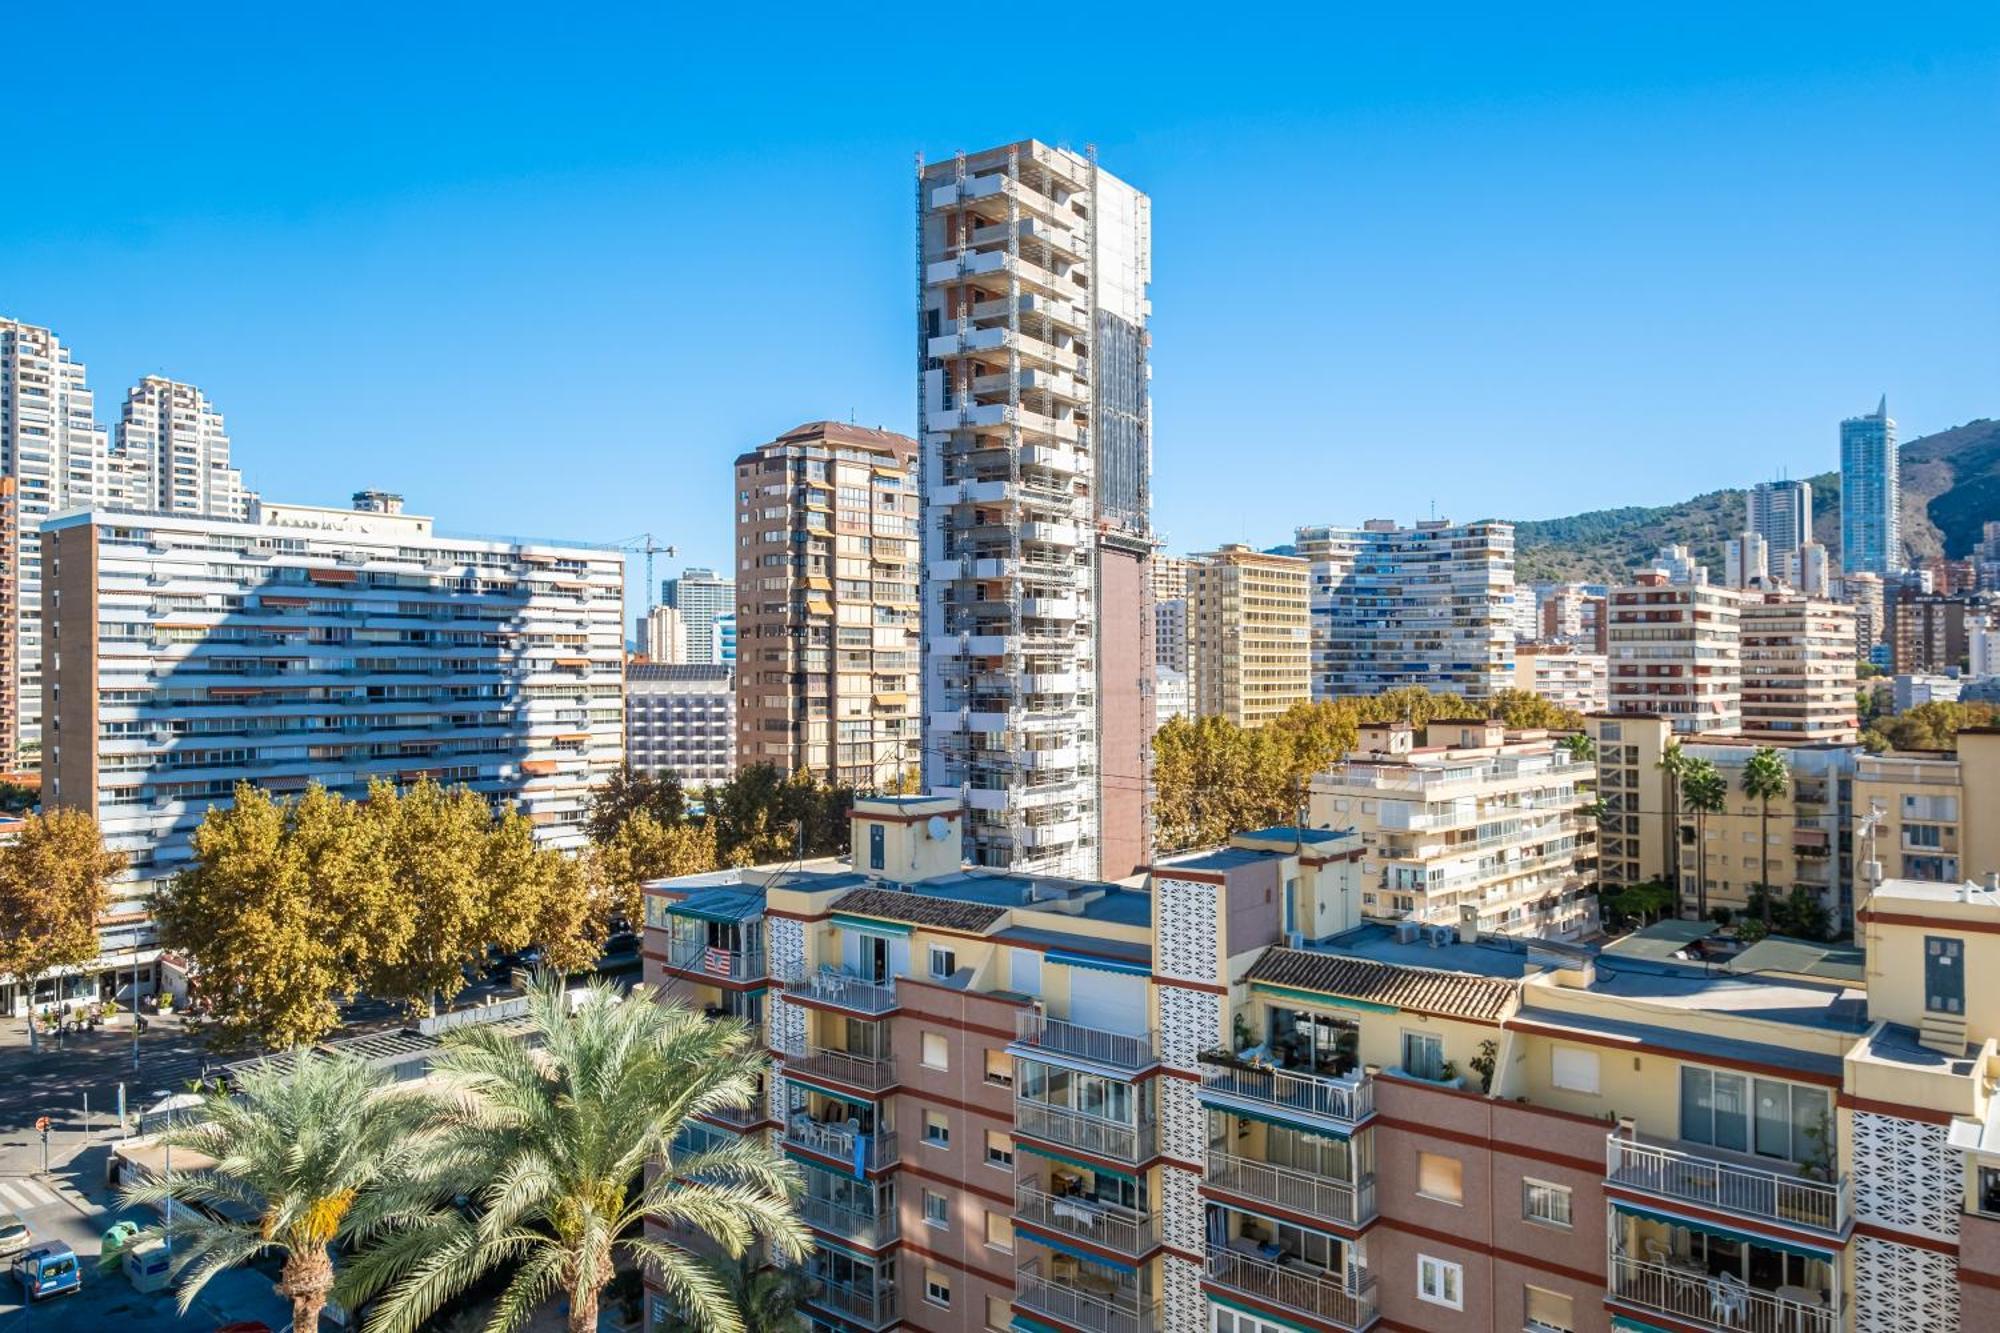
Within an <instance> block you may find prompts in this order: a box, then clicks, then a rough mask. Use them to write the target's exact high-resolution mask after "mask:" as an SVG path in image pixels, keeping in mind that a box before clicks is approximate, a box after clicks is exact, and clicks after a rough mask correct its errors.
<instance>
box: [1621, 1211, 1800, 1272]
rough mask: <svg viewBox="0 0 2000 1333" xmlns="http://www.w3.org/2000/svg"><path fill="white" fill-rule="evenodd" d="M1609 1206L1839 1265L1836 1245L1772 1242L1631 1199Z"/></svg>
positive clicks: (1750, 1232)
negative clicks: (1634, 1201)
mask: <svg viewBox="0 0 2000 1333" xmlns="http://www.w3.org/2000/svg"><path fill="white" fill-rule="evenodd" d="M1610 1202H1611V1206H1612V1207H1613V1208H1615V1209H1617V1210H1618V1211H1619V1212H1621V1213H1631V1214H1633V1215H1635V1216H1638V1217H1644V1218H1647V1219H1649V1220H1651V1221H1654V1222H1665V1223H1666V1224H1667V1225H1668V1226H1671V1227H1686V1228H1687V1229H1688V1230H1689V1231H1699V1232H1701V1233H1702V1234H1703V1235H1704V1236H1714V1237H1716V1238H1718V1239H1720V1240H1733V1241H1736V1242H1738V1243H1739V1244H1743V1245H1761V1246H1763V1247H1764V1248H1765V1249H1767V1250H1777V1251H1779V1252H1780V1253H1783V1254H1790V1255H1795V1256H1796V1257H1798V1258H1800V1259H1818V1260H1820V1261H1821V1262H1822V1263H1830V1264H1837V1263H1839V1262H1840V1247H1839V1246H1838V1245H1833V1244H1828V1245H1825V1246H1818V1245H1806V1244H1801V1243H1799V1242H1795V1241H1789V1240H1775V1239H1773V1238H1772V1237H1770V1236H1767V1235H1765V1234H1764V1233H1763V1232H1761V1231H1753V1230H1751V1229H1749V1228H1748V1227H1745V1228H1743V1229H1742V1230H1737V1229H1735V1228H1732V1227H1726V1226H1724V1225H1722V1224H1721V1223H1720V1222H1711V1221H1709V1220H1707V1219H1706V1218H1699V1219H1698V1218H1692V1217H1685V1216H1683V1215H1682V1214H1680V1213H1676V1212H1674V1211H1672V1210H1671V1209H1667V1208H1655V1207H1653V1206H1652V1205H1650V1204H1637V1203H1633V1202H1632V1201H1631V1200H1630V1199H1623V1198H1618V1197H1613V1198H1612V1199H1611V1201H1610Z"/></svg>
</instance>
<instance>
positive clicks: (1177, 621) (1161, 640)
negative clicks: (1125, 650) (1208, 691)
mask: <svg viewBox="0 0 2000 1333" xmlns="http://www.w3.org/2000/svg"><path fill="white" fill-rule="evenodd" d="M1189 635H1190V628H1189V625H1188V599H1187V594H1186V590H1185V589H1183V591H1182V595H1181V596H1179V597H1169V598H1164V599H1161V600H1156V601H1155V602H1154V603H1153V663H1154V665H1156V666H1163V667H1169V668H1171V669H1172V670H1175V671H1178V672H1180V673H1181V674H1182V675H1183V676H1185V675H1187V674H1188V671H1189V662H1188V659H1189V652H1190V650H1191V645H1192V642H1193V640H1192V639H1191V638H1190V637H1189Z"/></svg>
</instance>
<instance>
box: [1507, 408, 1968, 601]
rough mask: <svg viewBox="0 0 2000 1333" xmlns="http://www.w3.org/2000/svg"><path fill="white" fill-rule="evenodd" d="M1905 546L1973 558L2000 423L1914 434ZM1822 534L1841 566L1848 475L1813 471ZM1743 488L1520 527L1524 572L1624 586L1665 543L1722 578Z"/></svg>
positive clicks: (1907, 469)
mask: <svg viewBox="0 0 2000 1333" xmlns="http://www.w3.org/2000/svg"><path fill="white" fill-rule="evenodd" d="M1902 468H1903V546H1904V549H1905V551H1906V553H1907V554H1908V555H1909V557H1910V558H1911V559H1916V560H1922V559H1928V558H1929V557H1931V556H1934V555H1939V554H1943V555H1948V556H1951V557H1953V558H1957V557H1959V556H1963V555H1967V554H1969V553H1970V552H1971V550H1972V544H1973V543H1974V542H1976V541H1978V540H1979V526H1980V524H1981V523H1984V522H1986V521H1988V520H1992V519H2000V421H1993V420H1988V419H1986V418H1981V419H1980V420H1978V421H1969V422H1967V423H1966V424H1965V425H1963V426H1954V427H1952V428H1951V429H1950V430H1941V431H1939V432H1937V433H1936V434H1935V435H1924V436H1920V437H1919V438H1917V439H1914V440H1910V441H1909V442H1907V443H1906V444H1904V445H1903V449H1902ZM1806 480H1808V481H1810V482H1812V488H1813V535H1814V536H1815V537H1816V538H1818V539H1819V540H1820V541H1821V542H1823V543H1824V544H1825V545H1826V548H1827V554H1828V555H1829V556H1830V557H1831V558H1832V559H1833V562H1834V566H1835V568H1838V567H1839V563H1840V474H1839V473H1838V472H1822V473H1821V474H1820V475H1818V476H1816V477H1808V478H1807V479H1806ZM1743 495H1744V493H1743V491H1741V490H1733V491H1710V492H1708V493H1707V494H1706V495H1697V496H1695V497H1694V498H1693V499H1691V500H1683V501H1681V502H1680V503H1679V504H1669V505H1655V506H1633V507H1629V508H1625V509H1593V510H1591V511H1590V512H1588V513H1584V514H1572V515H1571V516H1569V517H1568V518H1545V519H1535V520H1532V521H1529V522H1523V523H1516V524H1515V525H1514V555H1515V578H1516V579H1518V580H1519V581H1520V582H1522V583H1543V582H1556V581H1562V580H1570V579H1577V580H1582V581H1583V582H1586V583H1617V582H1622V581H1624V580H1626V579H1628V578H1630V577H1631V576H1632V574H1633V573H1634V572H1635V571H1637V570H1639V569H1641V568H1643V567H1644V566H1645V563H1646V561H1647V560H1649V559H1650V558H1651V557H1652V555H1653V553H1654V552H1655V551H1657V550H1659V548H1660V547H1662V546H1667V545H1671V544H1673V543H1676V542H1679V543H1681V544H1683V545H1686V546H1688V547H1690V548H1692V549H1693V551H1694V554H1695V558H1696V559H1698V560H1701V561H1704V562H1705V563H1707V564H1708V566H1709V567H1710V569H1712V570H1713V571H1714V573H1715V574H1716V576H1718V577H1720V575H1721V574H1722V545H1723V543H1724V542H1726V541H1728V540H1729V539H1730V538H1731V537H1733V536H1735V535H1736V534H1737V533H1739V532H1741V531H1742V530H1743V523H1744V512H1745V511H1744V503H1745V502H1744V498H1743Z"/></svg>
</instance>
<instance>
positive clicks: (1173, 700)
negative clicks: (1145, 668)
mask: <svg viewBox="0 0 2000 1333" xmlns="http://www.w3.org/2000/svg"><path fill="white" fill-rule="evenodd" d="M1153 702H1154V705H1155V711H1154V717H1155V719H1156V721H1157V723H1158V724H1159V725H1161V726H1164V725H1165V724H1166V721H1167V719H1168V718H1171V717H1193V716H1194V698H1193V695H1192V691H1191V689H1190V687H1189V683H1188V678H1187V673H1186V672H1185V671H1176V670H1174V669H1173V668H1172V667H1167V666H1157V667H1154V668H1153Z"/></svg>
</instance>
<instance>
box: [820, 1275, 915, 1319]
mask: <svg viewBox="0 0 2000 1333" xmlns="http://www.w3.org/2000/svg"><path fill="white" fill-rule="evenodd" d="M896 1295H897V1293H896V1284H895V1283H893V1282H882V1283H878V1284H877V1285H875V1286H873V1287H854V1286H849V1285H848V1284H847V1283H845V1282H830V1281H828V1280H826V1279H824V1278H816V1277H813V1276H811V1275H808V1276H807V1278H806V1303H807V1304H808V1305H816V1306H818V1307H819V1308H820V1309H822V1310H831V1311H832V1312H833V1313H835V1314H837V1315H840V1316H841V1317H842V1318H844V1319H851V1320H853V1321H854V1322H855V1323H857V1324H861V1325H863V1326H864V1327H867V1328H880V1327H882V1326H883V1325H884V1324H888V1323H891V1322H893V1321H894V1320H895V1319H896V1317H897V1299H896Z"/></svg>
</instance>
